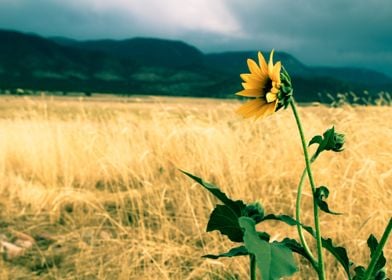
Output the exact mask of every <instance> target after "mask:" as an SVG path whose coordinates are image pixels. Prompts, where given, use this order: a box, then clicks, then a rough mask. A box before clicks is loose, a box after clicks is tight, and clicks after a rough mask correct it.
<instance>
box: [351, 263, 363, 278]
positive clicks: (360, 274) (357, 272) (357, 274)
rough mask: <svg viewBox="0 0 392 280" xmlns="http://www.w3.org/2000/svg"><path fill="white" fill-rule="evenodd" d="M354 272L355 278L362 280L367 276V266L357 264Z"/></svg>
mask: <svg viewBox="0 0 392 280" xmlns="http://www.w3.org/2000/svg"><path fill="white" fill-rule="evenodd" d="M354 272H355V275H354V277H353V280H362V279H363V278H364V277H365V268H364V267H363V266H357V267H356V268H354Z"/></svg>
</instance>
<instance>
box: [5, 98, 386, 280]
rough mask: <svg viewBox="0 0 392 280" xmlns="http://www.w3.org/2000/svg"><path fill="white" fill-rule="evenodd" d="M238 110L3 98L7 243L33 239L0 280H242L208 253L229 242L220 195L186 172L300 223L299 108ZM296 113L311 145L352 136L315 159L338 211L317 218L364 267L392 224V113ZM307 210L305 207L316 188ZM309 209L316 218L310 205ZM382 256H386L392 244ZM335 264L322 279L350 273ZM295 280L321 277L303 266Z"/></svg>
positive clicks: (241, 263)
mask: <svg viewBox="0 0 392 280" xmlns="http://www.w3.org/2000/svg"><path fill="white" fill-rule="evenodd" d="M239 104H240V103H239V102H238V101H226V100H214V99H191V98H162V97H140V98H137V97H133V98H119V97H113V96H110V95H107V96H101V97H92V98H83V97H80V98H77V97H76V98H75V97H55V98H54V97H52V98H51V97H45V96H42V97H10V96H8V97H5V96H2V97H0V182H1V184H0V240H1V239H3V240H5V239H7V240H9V241H10V242H12V241H13V238H14V235H15V231H17V232H23V233H26V234H28V235H30V236H33V237H34V238H36V239H38V240H39V241H38V243H37V244H38V245H35V246H33V248H32V249H29V250H27V251H26V252H25V253H24V254H22V255H20V256H19V257H15V258H13V259H12V260H2V259H1V258H0V279H246V278H247V273H248V259H247V258H245V257H243V258H239V259H234V260H233V259H222V260H219V261H212V260H206V259H203V258H201V256H202V255H204V254H207V253H214V254H215V253H221V252H225V251H226V250H227V249H229V248H231V247H232V246H233V244H232V243H230V242H228V241H227V240H226V239H225V238H223V237H222V236H220V234H218V233H216V232H212V233H205V228H206V223H207V218H208V215H209V213H210V211H211V210H212V209H213V206H214V205H215V203H216V202H217V201H216V200H214V199H213V198H212V197H211V196H210V195H209V194H208V193H207V192H205V191H204V190H203V189H202V188H201V187H199V186H198V185H196V184H194V183H193V182H192V181H191V180H190V179H189V178H186V177H185V176H184V175H183V174H181V173H180V172H179V171H178V168H181V169H184V170H187V171H189V172H191V173H194V174H196V175H198V176H200V177H202V178H204V179H205V180H207V181H210V182H214V183H215V184H217V185H218V186H220V187H221V188H222V189H223V190H224V191H225V192H227V193H228V194H229V195H230V196H231V197H233V198H234V199H243V200H245V201H247V202H251V201H254V200H260V201H261V202H262V203H263V204H264V206H265V209H266V211H267V212H281V213H286V214H290V215H294V201H295V195H296V185H297V183H298V180H299V176H300V174H301V172H302V170H303V168H304V163H303V161H302V158H301V147H300V142H299V136H298V133H297V130H296V127H295V122H294V120H293V118H292V116H291V112H289V111H288V110H287V111H281V112H279V113H278V114H275V115H273V116H271V117H270V118H268V119H266V120H261V121H256V122H255V121H252V120H243V119H241V118H240V117H239V116H237V115H236V114H235V113H234V110H235V109H236V108H237V106H238V105H239ZM300 114H301V116H302V118H303V122H304V126H305V131H306V135H307V138H308V139H310V137H311V136H313V135H315V134H320V133H322V132H323V131H324V130H325V129H326V128H329V127H330V126H331V125H335V128H336V130H337V131H339V132H344V133H345V134H346V139H347V140H346V141H347V142H346V149H345V151H344V152H342V153H340V154H331V153H326V154H323V155H322V156H321V157H320V159H319V160H318V161H317V162H316V163H315V164H314V173H315V180H316V183H317V184H318V185H326V186H328V187H329V189H330V191H331V194H330V197H329V206H330V207H331V209H333V210H335V211H337V212H343V213H344V215H342V216H329V215H325V214H322V216H321V221H322V222H321V227H322V231H323V235H324V236H326V237H332V238H333V239H334V240H335V242H336V243H337V244H342V245H345V246H346V247H347V248H349V256H350V258H351V259H352V260H353V261H354V262H356V263H357V264H363V265H364V264H367V262H368V250H367V246H366V239H367V237H368V235H369V234H370V233H374V234H375V235H376V237H377V238H379V237H380V236H381V234H382V232H383V230H384V227H385V225H386V223H387V221H388V220H389V218H390V217H391V216H392V207H391V205H392V199H391V197H392V145H391V139H392V119H391V116H392V107H381V106H378V107H349V106H343V107H339V108H328V107H325V106H307V107H302V108H300ZM303 202H304V209H305V208H306V207H310V203H311V199H310V191H309V188H308V186H307V188H306V191H305V196H304V201H303ZM309 209H310V208H309ZM303 213H304V217H303V220H304V222H305V223H308V224H311V211H308V212H307V211H306V210H303ZM263 225H264V224H262V225H261V226H262V228H260V229H263V230H267V231H269V232H270V233H271V234H272V236H273V238H274V239H280V238H283V237H284V236H285V235H286V234H290V235H291V236H292V237H293V238H296V232H295V230H294V229H292V228H288V227H286V226H283V225H279V224H275V223H270V224H268V225H267V226H266V228H263V227H265V226H263ZM384 252H385V255H386V258H387V260H391V259H392V242H391V241H390V242H389V243H388V244H387V246H386V248H385V250H384ZM3 253H4V252H3ZM331 260H332V258H331V256H329V255H327V262H328V266H327V271H328V279H344V273H343V271H342V270H341V269H340V267H338V266H337V264H336V263H334V262H332V261H331ZM388 270H389V273H390V271H391V270H392V265H391V262H389V267H388ZM389 275H390V274H389ZM294 279H315V275H314V273H313V272H312V271H310V270H309V268H308V267H307V265H306V264H305V262H301V266H300V272H299V273H297V275H296V277H295V278H294Z"/></svg>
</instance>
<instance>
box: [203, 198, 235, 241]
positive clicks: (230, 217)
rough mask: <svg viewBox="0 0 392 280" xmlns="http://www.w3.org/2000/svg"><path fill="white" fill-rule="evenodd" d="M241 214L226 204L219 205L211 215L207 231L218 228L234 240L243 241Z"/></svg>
mask: <svg viewBox="0 0 392 280" xmlns="http://www.w3.org/2000/svg"><path fill="white" fill-rule="evenodd" d="M238 218H239V216H238V215H237V214H236V213H235V212H234V211H233V210H232V209H231V208H230V207H229V206H226V205H217V206H216V207H215V209H214V210H213V211H212V213H211V215H210V220H209V221H208V224H207V231H213V230H218V231H220V233H222V234H223V235H226V236H227V237H228V238H229V239H230V240H231V241H233V242H242V241H243V233H242V230H241V227H240V225H239V224H238Z"/></svg>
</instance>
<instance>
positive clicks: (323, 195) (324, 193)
mask: <svg viewBox="0 0 392 280" xmlns="http://www.w3.org/2000/svg"><path fill="white" fill-rule="evenodd" d="M328 196H329V190H328V188H327V187H325V186H321V187H319V188H317V189H316V192H315V199H316V203H317V205H318V207H319V208H320V209H321V210H322V211H324V212H326V213H328V214H332V215H341V213H337V212H333V211H331V210H329V206H328V203H327V202H326V201H325V200H324V199H327V198H328Z"/></svg>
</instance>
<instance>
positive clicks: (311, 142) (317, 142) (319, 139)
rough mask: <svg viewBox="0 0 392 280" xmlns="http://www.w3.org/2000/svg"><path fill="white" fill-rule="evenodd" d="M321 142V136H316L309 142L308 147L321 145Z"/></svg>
mask: <svg viewBox="0 0 392 280" xmlns="http://www.w3.org/2000/svg"><path fill="white" fill-rule="evenodd" d="M321 142H323V137H322V136H321V135H316V136H314V137H313V138H312V140H310V141H309V145H308V146H310V145H313V144H321Z"/></svg>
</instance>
